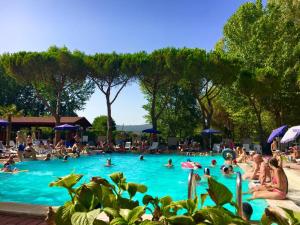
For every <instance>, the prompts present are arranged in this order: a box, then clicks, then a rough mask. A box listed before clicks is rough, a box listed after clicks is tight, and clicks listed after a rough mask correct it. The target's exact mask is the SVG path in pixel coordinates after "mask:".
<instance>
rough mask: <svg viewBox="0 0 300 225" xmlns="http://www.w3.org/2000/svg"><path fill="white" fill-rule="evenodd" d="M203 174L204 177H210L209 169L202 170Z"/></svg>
mask: <svg viewBox="0 0 300 225" xmlns="http://www.w3.org/2000/svg"><path fill="white" fill-rule="evenodd" d="M204 174H205V175H208V176H209V175H210V170H209V168H204Z"/></svg>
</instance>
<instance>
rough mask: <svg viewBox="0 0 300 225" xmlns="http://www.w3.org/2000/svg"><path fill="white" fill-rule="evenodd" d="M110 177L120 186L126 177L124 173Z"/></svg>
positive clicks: (117, 173) (113, 174)
mask: <svg viewBox="0 0 300 225" xmlns="http://www.w3.org/2000/svg"><path fill="white" fill-rule="evenodd" d="M109 177H110V179H111V180H112V181H113V182H114V183H115V184H116V185H118V186H119V184H120V183H121V182H123V181H124V176H123V173H121V172H115V173H112V174H110V175H109Z"/></svg>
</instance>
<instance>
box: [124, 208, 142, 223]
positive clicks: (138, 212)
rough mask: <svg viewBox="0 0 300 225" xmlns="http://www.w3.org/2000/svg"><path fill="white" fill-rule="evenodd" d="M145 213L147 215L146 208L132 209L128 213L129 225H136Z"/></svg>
mask: <svg viewBox="0 0 300 225" xmlns="http://www.w3.org/2000/svg"><path fill="white" fill-rule="evenodd" d="M144 213H145V207H144V206H137V207H135V208H134V209H132V210H131V211H130V212H129V213H128V217H127V221H128V224H135V222H136V221H138V220H139V219H140V218H141V216H142V215H143V214H144Z"/></svg>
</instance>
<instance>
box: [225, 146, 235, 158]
mask: <svg viewBox="0 0 300 225" xmlns="http://www.w3.org/2000/svg"><path fill="white" fill-rule="evenodd" d="M228 154H230V155H231V158H232V159H235V158H236V153H235V151H233V150H232V149H230V148H225V149H223V151H222V156H223V158H224V159H226V158H227V155H228Z"/></svg>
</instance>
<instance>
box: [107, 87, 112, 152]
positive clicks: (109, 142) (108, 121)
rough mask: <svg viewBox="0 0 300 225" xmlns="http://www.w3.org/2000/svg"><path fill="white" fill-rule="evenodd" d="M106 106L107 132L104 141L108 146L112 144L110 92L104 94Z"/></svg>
mask: <svg viewBox="0 0 300 225" xmlns="http://www.w3.org/2000/svg"><path fill="white" fill-rule="evenodd" d="M106 107H107V132H106V141H107V144H108V146H110V145H111V144H112V118H111V103H110V93H109V92H108V94H106Z"/></svg>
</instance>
